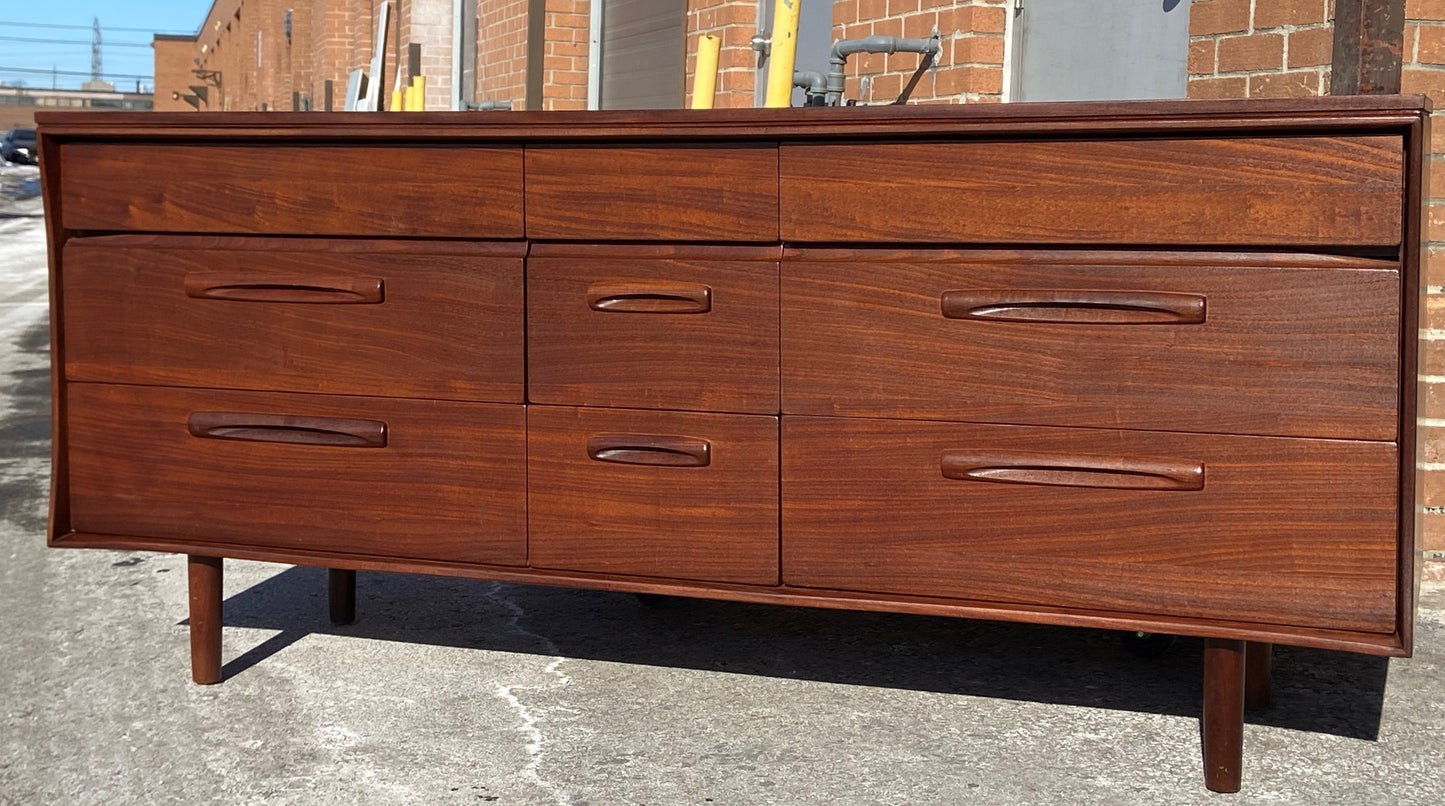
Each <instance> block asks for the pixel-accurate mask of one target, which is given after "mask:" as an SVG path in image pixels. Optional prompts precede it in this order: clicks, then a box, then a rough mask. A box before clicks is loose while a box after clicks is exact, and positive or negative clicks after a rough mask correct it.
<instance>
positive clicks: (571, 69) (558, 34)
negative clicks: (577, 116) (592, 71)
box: [542, 0, 592, 109]
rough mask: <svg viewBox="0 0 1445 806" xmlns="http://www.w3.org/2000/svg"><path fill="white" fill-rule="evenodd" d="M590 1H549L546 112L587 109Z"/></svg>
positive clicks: (544, 60) (544, 65)
mask: <svg viewBox="0 0 1445 806" xmlns="http://www.w3.org/2000/svg"><path fill="white" fill-rule="evenodd" d="M591 6H592V4H591V3H590V2H589V0H547V4H546V9H547V10H546V21H545V22H544V23H543V25H544V28H545V30H546V35H545V36H544V37H543V40H544V44H543V46H542V47H543V51H542V108H543V109H586V108H587V56H588V47H589V46H588V39H589V37H590V35H591V16H590V14H591Z"/></svg>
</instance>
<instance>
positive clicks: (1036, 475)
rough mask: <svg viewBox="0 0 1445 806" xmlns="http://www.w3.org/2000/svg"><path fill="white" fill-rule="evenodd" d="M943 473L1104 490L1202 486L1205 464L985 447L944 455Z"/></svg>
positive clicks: (961, 478) (1001, 481)
mask: <svg viewBox="0 0 1445 806" xmlns="http://www.w3.org/2000/svg"><path fill="white" fill-rule="evenodd" d="M942 471H943V475H944V477H945V478H950V479H957V480H959V481H988V482H995V483H999V484H1036V485H1040V486H1046V487H1097V488H1100V489H1106V490H1202V489H1204V463H1203V462H1194V461H1189V460H1171V459H1129V458H1123V457H1098V456H1068V455H1064V454H1044V453H1025V452H1021V451H989V452H977V453H950V454H945V455H944V457H943V461H942Z"/></svg>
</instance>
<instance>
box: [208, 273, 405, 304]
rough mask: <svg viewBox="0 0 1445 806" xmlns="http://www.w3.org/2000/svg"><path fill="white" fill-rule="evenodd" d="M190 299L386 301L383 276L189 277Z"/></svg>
mask: <svg viewBox="0 0 1445 806" xmlns="http://www.w3.org/2000/svg"><path fill="white" fill-rule="evenodd" d="M185 287H186V296H188V297H195V298H197V299H225V300H234V301H237V302H301V303H313V304H316V303H320V304H331V305H335V304H351V305H368V304H369V305H374V304H376V303H379V302H381V301H382V299H383V298H384V296H385V294H384V288H385V283H384V282H383V281H382V279H381V278H380V277H351V276H329V277H322V276H309V277H304V278H286V277H281V276H267V275H262V274H255V273H247V272H196V273H194V274H187V275H186V281H185Z"/></svg>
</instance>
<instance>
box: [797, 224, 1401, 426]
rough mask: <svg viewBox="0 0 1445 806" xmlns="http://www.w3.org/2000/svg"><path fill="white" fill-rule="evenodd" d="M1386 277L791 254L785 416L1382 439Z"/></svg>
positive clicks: (1393, 373)
mask: <svg viewBox="0 0 1445 806" xmlns="http://www.w3.org/2000/svg"><path fill="white" fill-rule="evenodd" d="M1399 300H1400V277H1399V271H1398V269H1397V267H1396V265H1395V264H1393V263H1389V262H1383V261H1370V260H1362V259H1355V258H1339V257H1328V256H1309V255H1270V254H1253V255H1251V254H1234V255H1226V254H1207V253H1184V252H1179V253H1136V252H1063V251H1059V252H1005V251H972V252H970V251H934V252H930V251H922V250H920V251H912V252H908V251H897V252H884V251H878V252H869V251H865V250H860V251H852V252H849V251H844V250H795V251H794V250H790V251H789V252H788V253H787V255H785V257H784V259H783V267H782V307H783V314H782V317H783V324H782V334H783V335H782V344H783V347H782V363H783V411H784V412H787V413H802V414H825V415H846V416H865V417H866V416H878V417H910V418H923V419H956V420H969V421H974V422H996V423H1018V424H1035V425H1075V426H1094V427H1104V428H1120V427H1122V428H1141V429H1151V430H1164V431H1208V432H1220V433H1235V434H1265V435H1270V434H1276V435H1286V436H1315V437H1353V438H1361V439H1387V440H1388V439H1394V438H1395V434H1396V430H1397V425H1398V422H1397V421H1398V410H1397V400H1398V396H1399V369H1398V362H1399V360H1400V358H1399V356H1400V324H1399V304H1400V303H1399Z"/></svg>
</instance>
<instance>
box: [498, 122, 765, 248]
mask: <svg viewBox="0 0 1445 806" xmlns="http://www.w3.org/2000/svg"><path fill="white" fill-rule="evenodd" d="M526 161H527V237H529V238H539V239H553V240H578V239H584V240H609V241H626V240H636V241H717V240H733V241H753V242H761V241H776V240H777V239H778V150H777V146H775V145H772V144H763V145H746V144H728V145H724V144H698V145H687V146H682V145H661V144H654V145H648V146H636V147H628V146H529V147H528V148H527V154H526Z"/></svg>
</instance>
